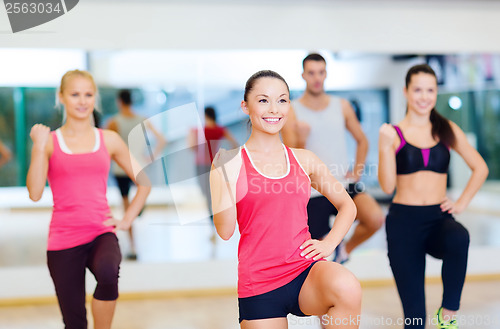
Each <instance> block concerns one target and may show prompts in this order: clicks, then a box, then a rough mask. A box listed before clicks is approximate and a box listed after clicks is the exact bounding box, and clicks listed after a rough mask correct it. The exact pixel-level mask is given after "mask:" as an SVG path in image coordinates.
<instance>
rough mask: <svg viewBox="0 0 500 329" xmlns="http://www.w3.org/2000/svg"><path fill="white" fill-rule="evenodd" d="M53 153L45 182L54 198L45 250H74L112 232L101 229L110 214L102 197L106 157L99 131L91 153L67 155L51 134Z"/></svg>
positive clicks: (104, 191)
mask: <svg viewBox="0 0 500 329" xmlns="http://www.w3.org/2000/svg"><path fill="white" fill-rule="evenodd" d="M51 134H52V140H53V141H54V151H53V153H52V156H51V157H50V159H49V171H48V176H47V177H48V181H49V185H50V188H51V190H52V195H53V199H54V209H53V212H52V220H51V222H50V229H49V239H48V247H47V249H48V250H62V249H68V248H72V247H76V246H79V245H82V244H85V243H88V242H91V241H92V240H94V239H95V238H96V237H97V236H99V235H101V234H103V233H106V232H111V231H113V227H110V226H105V225H104V224H103V221H104V220H106V214H108V213H109V212H110V209H109V206H108V200H107V198H106V189H107V180H108V173H109V166H110V156H109V154H108V151H107V149H106V146H105V145H104V138H103V135H102V131H101V130H100V129H99V144H100V145H99V148H98V149H97V150H96V151H95V152H90V153H81V154H68V153H65V152H63V151H62V149H61V145H59V141H58V139H57V136H56V133H55V132H52V133H51Z"/></svg>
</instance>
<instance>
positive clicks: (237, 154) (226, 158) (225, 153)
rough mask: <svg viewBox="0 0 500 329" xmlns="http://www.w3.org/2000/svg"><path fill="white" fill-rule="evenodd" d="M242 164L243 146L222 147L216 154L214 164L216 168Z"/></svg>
mask: <svg viewBox="0 0 500 329" xmlns="http://www.w3.org/2000/svg"><path fill="white" fill-rule="evenodd" d="M238 163H240V164H241V147H236V148H234V149H231V150H226V149H224V148H220V149H219V151H218V152H217V153H216V154H215V156H214V161H213V163H212V164H213V166H214V167H215V168H219V167H223V166H234V165H237V164H238Z"/></svg>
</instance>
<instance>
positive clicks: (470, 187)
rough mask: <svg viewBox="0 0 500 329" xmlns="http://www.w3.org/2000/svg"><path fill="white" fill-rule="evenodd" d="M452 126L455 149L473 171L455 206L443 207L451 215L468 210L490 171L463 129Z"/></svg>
mask: <svg viewBox="0 0 500 329" xmlns="http://www.w3.org/2000/svg"><path fill="white" fill-rule="evenodd" d="M450 125H451V128H452V129H453V133H454V134H455V146H454V147H453V149H454V150H455V151H456V152H457V153H458V154H459V155H460V156H461V157H462V158H463V159H464V160H465V163H467V166H469V168H470V169H471V170H472V174H471V176H470V177H469V181H468V182H467V185H466V186H465V189H464V190H463V191H462V194H461V195H460V197H459V198H458V200H457V201H456V202H455V203H454V204H453V203H450V204H449V205H448V206H447V205H444V206H443V205H442V208H443V207H444V209H443V211H448V212H450V213H460V212H462V211H463V210H465V208H467V206H468V205H469V203H470V202H471V200H472V198H473V197H474V195H476V193H477V191H479V188H480V187H481V185H483V183H484V181H485V180H486V178H487V177H488V173H489V170H488V166H487V165H486V162H485V161H484V160H483V158H482V157H481V155H480V154H479V152H478V151H477V150H476V149H475V148H474V147H472V145H470V143H469V141H468V140H467V137H466V136H465V134H464V132H463V131H462V129H460V127H459V126H457V125H456V124H455V123H454V122H451V121H450Z"/></svg>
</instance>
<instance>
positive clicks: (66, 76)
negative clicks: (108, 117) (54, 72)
mask: <svg viewBox="0 0 500 329" xmlns="http://www.w3.org/2000/svg"><path fill="white" fill-rule="evenodd" d="M74 77H81V78H85V79H88V80H89V81H90V82H91V83H92V86H94V90H95V104H94V111H97V112H99V113H100V112H101V110H100V103H101V101H100V97H99V90H98V89H97V85H96V84H95V81H94V77H93V76H92V74H90V72H88V71H84V70H78V69H76V70H71V71H68V72H66V73H64V75H63V76H62V78H61V84H60V85H59V88H57V91H56V108H58V109H62V105H61V102H60V100H59V95H60V94H62V93H63V92H64V88H65V87H66V85H67V84H68V81H69V80H70V79H71V78H74ZM65 121H66V111H63V123H64V122H65ZM92 121H93V118H92Z"/></svg>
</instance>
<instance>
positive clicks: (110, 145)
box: [101, 129, 126, 155]
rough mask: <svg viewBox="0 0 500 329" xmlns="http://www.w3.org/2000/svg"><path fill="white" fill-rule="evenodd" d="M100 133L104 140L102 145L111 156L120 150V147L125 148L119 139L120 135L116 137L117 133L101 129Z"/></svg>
mask: <svg viewBox="0 0 500 329" xmlns="http://www.w3.org/2000/svg"><path fill="white" fill-rule="evenodd" d="M101 131H102V136H103V138H104V144H105V145H106V148H107V149H108V152H109V153H110V154H111V155H114V154H115V153H116V152H118V151H119V150H120V149H121V148H122V146H125V147H126V144H125V143H124V142H123V140H122V138H121V137H120V135H118V133H117V132H115V131H113V130H110V129H101Z"/></svg>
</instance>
